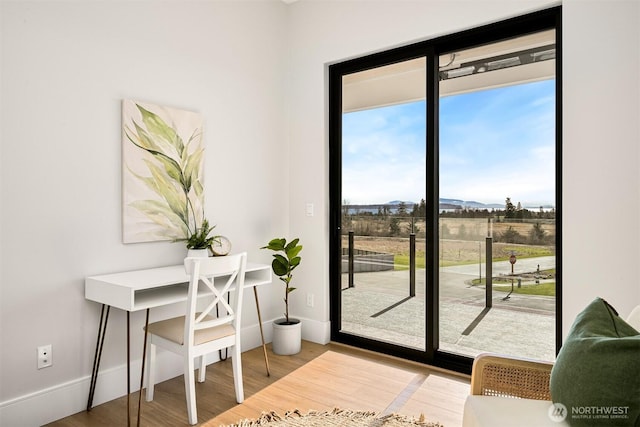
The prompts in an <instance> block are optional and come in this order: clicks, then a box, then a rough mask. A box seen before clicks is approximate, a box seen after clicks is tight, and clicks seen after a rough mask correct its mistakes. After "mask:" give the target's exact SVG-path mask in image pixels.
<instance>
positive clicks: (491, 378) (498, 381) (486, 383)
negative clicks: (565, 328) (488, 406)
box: [471, 353, 553, 400]
mask: <svg viewBox="0 0 640 427" xmlns="http://www.w3.org/2000/svg"><path fill="white" fill-rule="evenodd" d="M551 368H553V363H550V362H544V361H539V360H532V359H524V358H515V357H507V356H502V355H498V354H490V353H484V354H480V355H478V356H477V357H476V358H475V360H474V362H473V369H472V373H471V394H472V395H484V396H505V397H518V398H523V399H537V400H551V395H550V393H549V378H550V376H551Z"/></svg>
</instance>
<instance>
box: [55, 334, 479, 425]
mask: <svg viewBox="0 0 640 427" xmlns="http://www.w3.org/2000/svg"><path fill="white" fill-rule="evenodd" d="M269 361H270V366H271V376H270V377H267V376H266V373H265V367H264V360H263V358H262V348H256V349H253V350H250V351H247V352H245V353H243V354H242V366H243V369H244V375H243V377H244V387H245V401H244V402H243V403H242V404H241V405H238V404H237V403H236V402H235V397H234V396H235V394H234V391H233V373H232V370H231V361H230V360H229V361H225V362H219V363H216V364H213V365H211V366H209V367H208V369H207V380H206V381H205V382H204V383H197V384H196V396H197V405H198V421H199V425H202V426H207V427H218V426H220V425H225V424H231V423H234V422H237V421H239V420H241V419H245V418H256V417H258V416H260V414H261V413H262V412H263V411H272V410H273V411H277V412H279V413H281V414H284V413H285V412H286V411H289V410H293V409H299V410H301V411H302V412H306V411H308V410H310V409H315V410H323V409H332V408H334V407H340V408H343V409H353V410H370V411H375V412H378V413H382V414H386V413H392V412H395V413H400V414H403V415H411V416H414V417H418V416H420V414H424V416H425V417H426V419H427V420H429V421H439V422H440V423H441V424H443V425H444V426H445V427H459V426H460V425H461V424H462V407H463V404H464V399H465V398H466V396H467V395H468V394H469V377H468V376H465V375H460V374H454V373H449V372H445V371H442V370H436V369H432V368H430V367H427V366H425V365H420V364H417V363H413V362H408V361H404V360H400V359H397V358H393V357H388V356H384V355H380V354H376V353H372V352H368V351H364V350H359V349H355V348H351V347H348V346H343V345H340V344H333V343H330V344H328V345H319V344H314V343H311V342H307V341H304V342H303V346H302V351H301V352H300V353H299V354H297V355H294V356H277V355H274V354H273V353H271V351H269ZM137 396H138V395H137V393H134V394H133V395H132V396H131V405H132V411H131V412H132V416H133V417H134V418H133V424H134V425H135V416H136V408H137ZM126 401H127V399H126V397H123V398H119V399H116V400H114V401H111V402H107V403H105V404H102V405H99V406H96V407H95V408H93V409H92V410H91V411H90V412H80V413H78V414H75V415H73V416H70V417H67V418H64V419H62V420H59V421H56V422H54V423H51V424H49V426H54V427H84V426H114V425H126V423H127V419H126ZM141 425H142V426H187V425H188V423H187V410H186V404H185V396H184V382H183V379H182V376H179V377H176V378H173V379H171V380H168V381H165V382H163V383H160V384H158V385H156V389H155V396H154V400H153V402H146V401H144V396H143V401H142V409H141Z"/></svg>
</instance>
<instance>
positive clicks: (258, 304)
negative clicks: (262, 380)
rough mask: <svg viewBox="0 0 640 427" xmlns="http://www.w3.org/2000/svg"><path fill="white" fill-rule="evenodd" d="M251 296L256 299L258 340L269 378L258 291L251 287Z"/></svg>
mask: <svg viewBox="0 0 640 427" xmlns="http://www.w3.org/2000/svg"><path fill="white" fill-rule="evenodd" d="M253 296H254V297H255V299H256V310H257V311H258V325H260V338H261V339H262V352H263V353H264V364H265V366H266V367H267V376H268V377H270V376H271V372H270V371H269V357H268V356H267V345H266V344H265V342H264V332H263V331H262V316H261V315H260V302H259V301H258V290H257V289H256V287H255V286H254V287H253Z"/></svg>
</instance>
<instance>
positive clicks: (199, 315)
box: [184, 252, 247, 346]
mask: <svg viewBox="0 0 640 427" xmlns="http://www.w3.org/2000/svg"><path fill="white" fill-rule="evenodd" d="M246 265H247V254H246V253H244V252H243V253H240V254H235V255H227V256H222V257H206V258H205V257H203V258H198V257H188V258H185V260H184V266H185V270H186V272H187V274H188V275H189V296H188V299H187V313H186V319H185V322H184V344H185V345H189V346H192V345H193V344H194V333H195V331H197V330H199V329H206V328H212V327H215V326H221V325H225V324H231V325H232V326H233V327H234V328H235V329H236V331H239V330H240V318H241V317H240V315H241V312H242V295H243V288H244V276H245V269H246ZM203 293H210V295H209V298H203V300H204V302H205V303H206V304H207V305H206V308H204V309H203V310H197V306H198V304H197V302H198V297H199V295H202V294H203ZM216 306H218V307H219V308H221V310H219V311H218V312H217V313H214V310H215V308H216ZM210 315H212V316H213V317H215V319H213V320H211V318H210V317H208V316H210Z"/></svg>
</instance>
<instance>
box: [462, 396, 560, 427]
mask: <svg viewBox="0 0 640 427" xmlns="http://www.w3.org/2000/svg"><path fill="white" fill-rule="evenodd" d="M552 405H553V402H551V401H550V400H534V399H516V398H512V397H497V396H467V400H466V401H465V403H464V416H463V420H462V425H463V427H513V426H518V427H529V426H530V427H545V426H549V427H551V426H553V427H563V426H569V424H568V423H567V422H566V421H561V422H558V421H554V420H552V419H551V418H550V417H549V408H550V407H551V406H552Z"/></svg>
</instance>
